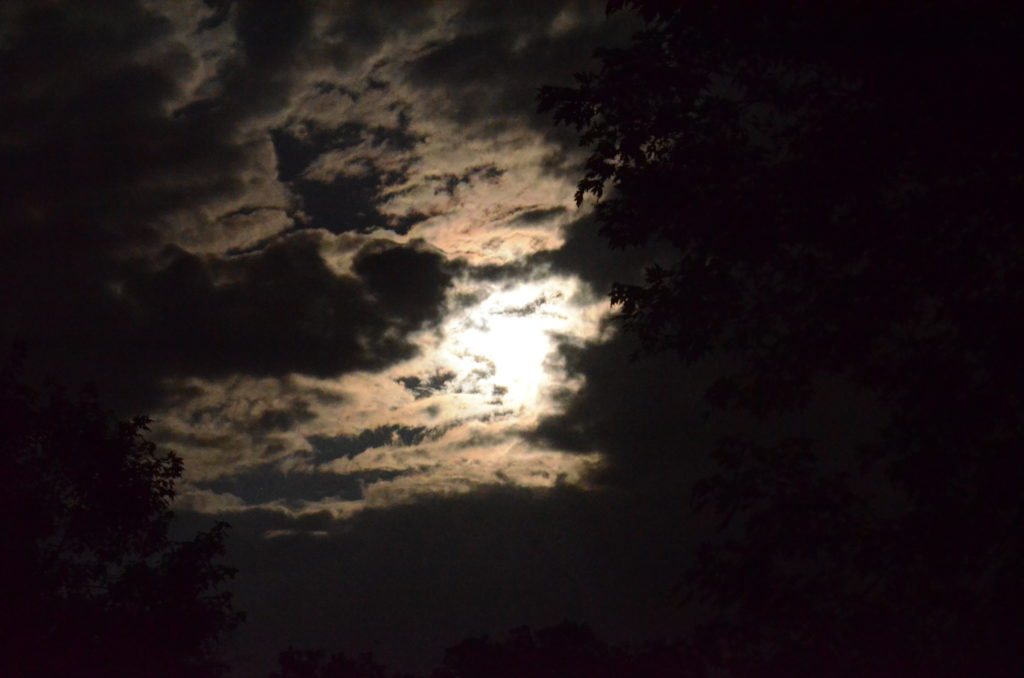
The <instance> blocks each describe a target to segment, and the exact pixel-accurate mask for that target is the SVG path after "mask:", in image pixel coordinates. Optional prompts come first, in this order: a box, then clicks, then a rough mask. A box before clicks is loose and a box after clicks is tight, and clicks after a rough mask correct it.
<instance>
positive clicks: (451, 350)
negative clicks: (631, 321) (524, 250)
mask: <svg viewBox="0 0 1024 678" xmlns="http://www.w3.org/2000/svg"><path fill="white" fill-rule="evenodd" d="M578 285H579V283H578V281H577V280H576V279H575V278H571V277H561V276H554V277H550V278H546V279H544V280H541V281H532V282H521V283H517V284H514V285H509V286H502V285H494V286H492V287H491V288H490V289H486V290H485V291H484V292H483V294H484V295H485V296H484V297H483V299H482V300H481V301H479V302H478V303H476V304H473V305H471V306H467V307H466V308H464V309H461V310H459V311H455V312H453V313H452V314H451V315H449V317H448V318H447V319H446V321H445V323H444V325H443V327H442V329H441V331H442V333H443V339H442V341H441V343H440V345H439V346H438V348H437V359H438V361H439V363H440V364H441V365H442V366H443V367H444V368H445V369H447V370H449V371H450V372H451V373H453V374H454V375H455V376H454V378H453V379H452V380H451V384H452V386H451V388H453V389H454V390H455V391H456V392H461V393H475V394H479V395H480V396H484V397H487V403H488V404H490V405H498V404H500V405H501V406H502V408H503V409H505V410H508V411H511V412H513V413H514V414H515V415H516V416H517V417H518V418H520V419H524V420H526V419H532V418H533V417H535V416H537V415H538V414H539V413H540V412H541V411H543V410H544V409H545V405H546V403H547V401H548V397H547V396H548V395H549V391H550V388H551V387H552V385H553V383H554V382H555V381H557V380H558V377H559V376H563V375H558V372H559V368H558V365H557V364H556V360H555V358H557V351H556V348H557V347H556V343H555V338H556V337H565V336H572V335H576V336H581V335H582V336H588V335H592V334H593V333H594V332H595V322H594V319H593V318H592V317H591V316H590V314H588V313H587V312H586V309H584V308H580V307H578V306H576V305H574V304H572V303H571V302H570V300H571V299H573V297H574V295H575V293H576V292H577V286H578Z"/></svg>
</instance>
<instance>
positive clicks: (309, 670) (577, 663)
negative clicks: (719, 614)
mask: <svg viewBox="0 0 1024 678" xmlns="http://www.w3.org/2000/svg"><path fill="white" fill-rule="evenodd" d="M278 664H279V669H278V671H275V672H274V673H272V674H270V676H269V678H391V677H392V676H394V678H403V677H402V676H399V675H398V674H393V673H390V672H388V670H387V669H386V668H385V667H383V666H381V665H380V664H377V663H376V662H375V661H374V660H373V657H372V656H371V655H369V654H364V655H361V656H360V657H359V658H358V659H350V658H348V657H346V656H345V655H344V654H343V653H338V654H335V655H333V656H331V657H330V658H328V657H327V656H326V655H325V653H323V652H321V651H316V650H295V649H293V648H288V650H286V651H285V652H282V653H281V655H280V656H279V658H278ZM687 666H688V663H687V662H686V661H685V655H684V654H683V653H682V652H680V650H679V648H676V647H673V646H668V645H664V644H655V645H652V646H650V647H646V648H640V649H625V648H620V647H614V646H611V645H608V644H607V643H606V642H605V641H603V640H601V639H600V638H599V637H597V636H596V635H595V634H594V633H593V632H592V631H591V630H590V629H589V628H587V627H586V626H581V625H579V624H575V623H573V622H569V621H565V622H562V623H561V624H558V625H556V626H552V627H548V628H544V629H539V630H537V631H531V630H530V629H529V628H528V627H525V626H522V627H519V628H516V629H512V630H511V631H510V632H509V633H508V635H507V637H506V638H505V639H504V640H502V641H493V640H490V639H488V638H486V637H483V638H467V639H465V640H463V641H461V642H460V643H458V644H457V645H455V646H453V647H450V648H448V649H447V650H446V651H445V654H444V661H443V662H442V665H441V666H440V667H438V668H436V669H435V670H434V671H433V672H432V673H431V674H430V675H431V678H576V677H578V678H584V677H585V678H602V677H603V676H608V677H609V678H640V677H641V676H643V677H644V678H659V677H661V676H665V677H666V678H667V677H668V676H672V677H673V678H685V677H686V676H688V675H693V674H691V673H687V670H686V667H687Z"/></svg>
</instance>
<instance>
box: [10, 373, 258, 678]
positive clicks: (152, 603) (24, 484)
mask: <svg viewBox="0 0 1024 678" xmlns="http://www.w3.org/2000/svg"><path fill="white" fill-rule="evenodd" d="M19 362H20V361H11V362H10V363H9V364H7V365H6V366H4V367H3V370H2V374H0V453H2V455H3V458H2V465H0V503H2V505H0V511H2V515H3V516H4V528H3V541H4V551H3V552H4V557H3V571H4V579H3V584H2V586H3V604H2V612H0V615H2V617H3V619H4V624H3V629H4V631H3V634H2V636H0V638H2V639H0V643H2V646H0V675H5V676H25V677H28V676H97V677H98V676H104V677H107V676H128V675H132V676H152V677H158V676H217V675H221V674H222V673H223V671H224V669H225V667H223V666H222V665H220V664H219V663H217V662H216V661H215V660H214V659H213V654H212V653H213V650H214V647H215V643H216V641H217V640H218V639H219V638H220V637H221V636H222V634H223V633H225V632H226V631H227V630H229V629H230V628H231V627H233V626H234V625H235V624H236V623H237V622H238V621H240V615H239V614H238V613H235V612H234V611H233V610H232V608H231V604H230V595H229V594H227V593H225V592H223V591H221V590H220V587H221V586H222V584H223V583H224V582H225V581H226V580H227V579H229V578H230V577H231V576H233V574H234V571H233V570H232V569H231V568H228V567H225V566H223V565H220V564H218V563H217V558H218V556H220V555H221V553H222V551H223V539H224V535H225V530H226V525H224V524H218V525H216V526H215V527H214V528H213V529H211V530H210V531H208V532H203V533H200V534H198V535H196V537H195V538H194V539H192V540H190V541H184V542H176V541H171V540H170V538H169V535H168V528H169V522H170V520H171V512H170V510H169V502H170V500H171V499H172V497H173V496H174V482H175V480H176V479H177V478H178V477H179V476H180V475H181V472H182V462H181V460H180V459H179V458H178V457H176V456H175V455H174V454H172V453H168V452H163V451H160V450H158V449H157V448H156V446H155V445H154V444H153V443H151V442H149V441H147V440H146V439H145V437H144V432H145V430H146V424H147V422H148V420H147V419H146V418H145V417H137V418H135V419H132V420H130V421H118V420H117V419H116V418H115V417H114V416H113V415H112V414H111V413H110V412H108V411H106V410H104V409H103V408H102V407H101V406H100V405H99V404H98V403H97V401H96V398H95V395H93V394H90V393H85V394H83V395H82V396H81V397H78V398H71V397H69V396H67V395H66V394H64V393H62V392H60V391H58V390H56V389H51V390H50V392H49V394H48V395H46V396H43V395H41V394H39V393H38V392H36V391H35V390H33V389H32V388H30V387H28V386H27V385H25V384H24V383H23V381H22V380H21V379H20V377H19V374H20V369H19V365H18V363H19Z"/></svg>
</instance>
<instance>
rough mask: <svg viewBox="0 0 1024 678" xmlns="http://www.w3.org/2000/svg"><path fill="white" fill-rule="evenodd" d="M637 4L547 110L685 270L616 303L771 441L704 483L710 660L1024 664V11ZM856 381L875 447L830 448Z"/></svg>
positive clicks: (704, 638) (743, 434)
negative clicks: (831, 417)
mask: <svg viewBox="0 0 1024 678" xmlns="http://www.w3.org/2000/svg"><path fill="white" fill-rule="evenodd" d="M609 9H610V10H613V11H615V10H619V9H631V10H635V11H636V12H638V13H639V14H640V15H641V17H642V18H643V19H644V20H645V24H644V28H643V29H642V30H641V31H640V32H639V33H638V34H637V35H636V36H635V38H634V40H633V41H632V43H631V44H630V45H629V46H627V47H625V48H622V49H614V50H603V51H600V52H599V53H598V54H597V57H598V59H599V61H600V68H599V69H598V70H596V71H595V72H592V73H583V74H579V75H578V76H577V79H576V84H575V85H574V86H573V87H545V88H543V89H542V90H541V92H540V106H541V108H542V109H543V110H550V111H553V113H554V117H555V120H556V122H557V123H559V124H565V125H569V126H571V127H574V128H575V129H576V130H578V132H579V136H580V143H581V144H582V145H583V146H585V147H586V148H587V149H588V150H589V157H588V159H587V161H586V164H585V166H584V168H583V173H582V178H581V180H580V182H579V184H578V191H577V193H576V199H577V202H580V203H582V202H583V201H584V200H585V199H587V198H588V197H593V198H595V199H596V207H595V209H596V214H597V218H598V220H599V223H600V225H601V230H602V233H603V234H604V235H605V236H607V238H608V239H609V242H610V243H611V245H612V246H615V247H629V246H635V245H643V244H656V245H657V246H659V247H660V250H661V251H662V252H663V256H664V257H665V259H663V260H661V259H660V260H659V261H660V263H654V262H652V264H651V265H650V266H649V267H648V269H647V277H646V282H645V283H644V284H641V285H625V284H617V285H615V286H614V287H613V288H612V290H611V299H612V301H613V302H614V303H616V304H618V305H619V307H620V310H621V312H622V317H623V319H624V320H625V323H626V325H627V327H629V328H630V329H632V330H633V331H635V332H637V333H638V334H639V336H640V337H641V338H642V339H643V340H644V342H645V345H646V346H647V347H648V348H650V349H653V350H660V349H669V350H674V351H676V352H678V353H679V354H680V355H681V356H682V357H683V358H684V359H685V360H687V361H689V362H696V361H699V360H702V359H704V358H706V357H709V356H714V358H715V360H716V361H718V362H719V363H720V364H721V366H722V367H721V369H722V374H721V378H720V379H719V380H718V381H717V383H716V384H715V385H714V386H713V387H712V388H711V389H710V390H709V392H708V401H709V403H710V404H711V405H712V406H714V407H718V408H728V409H738V410H740V411H744V412H747V413H753V414H755V415H756V416H758V417H761V418H762V424H763V425H761V426H760V427H759V428H757V427H755V428H757V430H756V432H751V431H736V432H734V435H732V436H730V437H729V438H725V439H722V440H720V441H719V443H718V445H717V447H716V448H715V450H714V452H713V454H714V456H715V458H716V460H717V461H718V470H717V471H716V473H714V474H713V475H712V476H711V477H710V478H707V479H705V481H704V482H702V483H701V484H699V485H698V488H697V493H696V496H695V499H696V500H697V503H698V504H699V505H701V506H705V507H709V508H710V509H711V510H713V511H715V512H716V513H718V514H719V515H720V516H721V517H722V519H723V521H722V522H723V531H722V534H721V535H720V537H719V538H717V539H716V540H713V541H711V542H709V543H707V544H705V545H704V548H703V550H702V552H701V554H700V558H699V559H698V561H697V563H696V565H695V566H694V568H692V569H691V571H690V572H689V575H688V579H687V582H688V586H689V590H690V591H691V592H692V593H693V594H694V596H695V599H696V600H699V601H703V602H704V603H706V604H707V605H708V606H709V610H710V615H711V618H712V619H711V620H710V621H709V623H707V624H705V625H704V626H703V628H702V630H701V632H700V634H698V636H697V637H696V639H695V643H696V645H695V646H696V647H699V648H700V650H701V652H702V653H703V654H704V656H705V659H706V662H707V663H708V665H709V666H716V667H717V668H718V669H719V670H722V669H724V670H726V671H728V672H729V675H742V676H759V675H764V676H775V675H815V676H875V675H879V676H880V675H894V674H899V675H914V676H917V675H921V676H925V675H927V676H939V675H943V676H958V675H967V674H974V675H981V674H984V675H1005V676H1011V675H1017V674H1019V673H1020V672H1021V671H1024V654H1022V651H1021V650H1019V649H1018V648H1019V642H1017V640H1016V638H1017V637H1018V636H1019V632H1020V629H1021V628H1024V623H1022V618H1021V615H1020V612H1019V609H1020V608H1019V605H1020V604H1021V603H1022V602H1024V585H1022V583H1021V578H1020V577H1019V576H1018V575H1017V574H1016V573H1018V572H1019V571H1020V568H1021V566H1024V541H1022V538H1021V536H1020V530H1019V525H1020V524H1021V521H1022V519H1024V502H1022V501H1021V497H1020V492H1019V489H1018V488H1019V487H1020V486H1021V483H1022V482H1024V461H1022V455H1021V453H1022V442H1024V358H1022V354H1021V351H1020V348H1019V347H1020V346H1021V345H1022V343H1024V323H1021V322H1019V319H1018V318H1017V316H1018V315H1019V313H1020V309H1021V308H1022V307H1024V228H1022V223H1021V218H1022V210H1021V203H1020V200H1021V198H1020V196H1021V189H1022V188H1024V126H1022V125H1021V124H1020V120H1021V118H1022V113H1024V107H1022V105H1021V101H1022V100H1021V97H1020V94H1019V93H1020V91H1021V90H1022V87H1024V62H1022V60H1021V59H1020V55H1019V45H1020V44H1021V43H1022V41H1024V12H1022V11H1021V10H1020V8H1018V7H1009V6H1007V7H1006V8H999V9H997V8H991V7H987V8H985V9H984V10H980V9H977V8H971V9H969V8H967V7H966V6H957V5H955V4H953V3H948V4H947V3H942V6H935V5H932V6H928V7H925V6H921V5H917V4H912V5H911V6H904V5H900V6H891V5H889V4H886V3H872V2H866V3H838V4H836V3H831V4H820V5H815V6H809V5H807V4H806V3H792V2H769V3H738V2H737V3H687V2H671V1H668V0H616V1H613V2H611V3H609ZM829 384H831V385H832V386H826V385H829ZM836 384H839V386H835V385H836ZM829 388H832V389H833V395H834V393H835V391H836V390H838V391H839V392H840V393H845V394H846V395H845V396H843V397H845V398H847V400H848V401H849V402H855V401H856V400H857V397H863V398H866V399H869V400H870V401H871V402H872V406H873V408H874V411H875V414H873V415H871V416H867V415H866V414H865V412H866V411H867V410H865V409H860V410H856V409H854V410H851V411H850V412H848V416H847V419H848V420H849V421H850V422H853V421H856V420H857V419H856V417H858V416H860V417H862V418H863V419H864V420H865V421H868V422H870V427H874V428H877V431H876V430H868V431H865V435H864V436H863V437H864V438H865V439H869V440H870V442H868V443H861V442H857V443H853V442H851V441H850V440H849V439H843V438H842V436H841V435H840V434H839V433H834V434H833V433H830V432H829V431H825V432H824V433H822V434H820V435H816V436H809V435H807V433H806V431H807V430H808V429H809V428H813V424H814V422H808V420H807V418H806V417H804V418H803V419H801V418H800V417H799V414H794V412H795V413H799V412H801V411H802V410H803V408H805V407H806V406H807V405H808V403H810V402H813V401H814V399H815V398H819V399H820V398H821V397H822V393H823V392H824V391H827V390H828V389H829ZM852 394H858V395H857V396H856V397H854V395H852ZM854 407H860V406H854ZM820 428H821V427H820V426H819V429H820ZM851 446H853V447H856V449H852V450H851V449H850V448H851Z"/></svg>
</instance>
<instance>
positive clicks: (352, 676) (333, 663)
mask: <svg viewBox="0 0 1024 678" xmlns="http://www.w3.org/2000/svg"><path fill="white" fill-rule="evenodd" d="M277 661H278V670H277V671H275V672H273V673H271V674H270V678H390V677H391V676H392V675H393V674H390V673H388V671H387V668H385V667H384V666H383V665H381V664H378V663H377V662H375V661H374V659H373V655H371V654H369V653H364V654H362V655H360V656H359V657H358V658H356V659H351V658H349V657H347V656H345V653H343V652H338V653H336V654H333V655H331V656H330V657H328V656H327V655H326V654H325V653H323V652H322V651H319V650H296V649H294V648H291V647H289V648H288V649H287V650H285V651H284V652H282V653H281V654H280V655H279V656H278V660H277ZM396 678H397V676H396Z"/></svg>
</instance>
